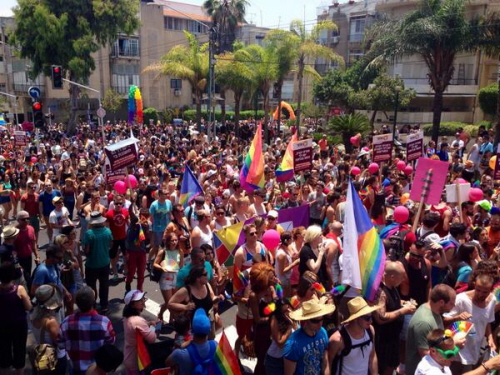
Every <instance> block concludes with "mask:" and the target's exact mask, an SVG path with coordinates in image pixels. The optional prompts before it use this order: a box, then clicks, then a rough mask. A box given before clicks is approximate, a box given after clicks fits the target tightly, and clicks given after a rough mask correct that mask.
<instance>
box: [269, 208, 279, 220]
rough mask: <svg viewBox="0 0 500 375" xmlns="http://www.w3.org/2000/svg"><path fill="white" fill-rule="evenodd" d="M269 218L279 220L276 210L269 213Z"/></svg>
mask: <svg viewBox="0 0 500 375" xmlns="http://www.w3.org/2000/svg"><path fill="white" fill-rule="evenodd" d="M267 216H270V217H274V218H278V211H276V210H271V211H269V212H268V213H267Z"/></svg>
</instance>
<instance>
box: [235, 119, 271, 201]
mask: <svg viewBox="0 0 500 375" xmlns="http://www.w3.org/2000/svg"><path fill="white" fill-rule="evenodd" d="M240 183H241V186H242V187H243V188H244V189H245V190H246V191H249V192H251V191H253V190H257V189H261V188H263V187H264V185H265V183H266V181H265V179H264V154H263V152H262V123H259V126H258V127H257V130H256V132H255V136H254V137H253V141H252V144H251V145H250V149H249V150H248V153H247V156H246V157H245V161H244V163H243V167H242V169H241V173H240Z"/></svg>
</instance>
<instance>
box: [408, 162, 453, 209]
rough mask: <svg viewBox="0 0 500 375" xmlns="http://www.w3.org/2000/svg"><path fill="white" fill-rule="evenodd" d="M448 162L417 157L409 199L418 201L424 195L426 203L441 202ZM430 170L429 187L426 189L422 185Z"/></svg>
mask: <svg viewBox="0 0 500 375" xmlns="http://www.w3.org/2000/svg"><path fill="white" fill-rule="evenodd" d="M449 166H450V163H447V162H445V161H440V160H431V159H427V158H423V157H422V158H419V159H418V161H417V170H416V171H415V178H414V179H413V186H412V188H411V193H410V199H411V200H412V201H415V202H420V199H421V198H422V196H423V195H424V196H425V199H424V202H425V203H426V204H439V202H441V194H442V193H443V188H444V184H445V182H446V176H447V175H448V168H449ZM430 170H432V175H431V177H430V178H429V181H428V186H429V189H428V191H426V189H424V185H425V183H426V180H427V175H428V172H429V171H430Z"/></svg>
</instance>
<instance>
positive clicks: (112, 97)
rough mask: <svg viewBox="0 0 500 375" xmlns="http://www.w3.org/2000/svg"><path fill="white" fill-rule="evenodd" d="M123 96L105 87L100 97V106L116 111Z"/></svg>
mask: <svg viewBox="0 0 500 375" xmlns="http://www.w3.org/2000/svg"><path fill="white" fill-rule="evenodd" d="M124 100H125V99H124V97H123V96H122V95H120V94H118V93H117V92H116V91H115V90H113V89H107V90H106V93H105V94H104V98H103V99H102V106H103V107H104V108H105V109H107V110H109V111H110V112H116V111H118V110H119V109H120V107H121V105H122V104H123V101H124Z"/></svg>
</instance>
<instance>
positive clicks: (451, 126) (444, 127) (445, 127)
mask: <svg viewBox="0 0 500 375" xmlns="http://www.w3.org/2000/svg"><path fill="white" fill-rule="evenodd" d="M473 127H474V128H476V129H475V130H474V129H473ZM459 128H463V129H464V131H466V133H467V134H469V135H471V136H473V133H474V132H475V134H477V128H478V126H477V125H471V124H467V123H465V122H458V121H451V122H442V123H441V126H440V127H439V135H440V136H441V135H446V136H453V137H454V136H455V134H457V131H458V129H459ZM422 129H423V131H424V135H426V136H431V135H432V124H425V125H422Z"/></svg>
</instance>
